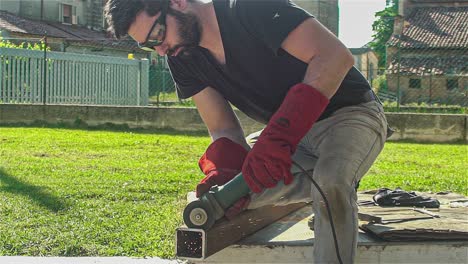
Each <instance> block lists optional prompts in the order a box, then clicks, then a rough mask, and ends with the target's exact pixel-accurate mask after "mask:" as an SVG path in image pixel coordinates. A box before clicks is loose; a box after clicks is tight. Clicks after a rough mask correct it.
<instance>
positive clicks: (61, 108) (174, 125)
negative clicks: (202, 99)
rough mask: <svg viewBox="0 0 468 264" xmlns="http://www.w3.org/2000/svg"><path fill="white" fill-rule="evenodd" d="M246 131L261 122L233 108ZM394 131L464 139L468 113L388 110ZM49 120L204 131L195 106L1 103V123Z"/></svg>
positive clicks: (409, 136) (421, 137)
mask: <svg viewBox="0 0 468 264" xmlns="http://www.w3.org/2000/svg"><path fill="white" fill-rule="evenodd" d="M236 114H237V116H238V118H239V120H240V122H241V124H242V127H243V129H244V132H245V133H246V135H248V134H250V133H253V132H256V131H258V130H260V129H262V128H263V125H262V124H260V123H257V122H255V121H253V120H252V119H250V118H248V117H247V116H246V115H244V114H243V113H241V112H239V111H236ZM387 118H388V121H389V124H390V126H391V127H393V128H394V129H395V130H396V132H395V133H394V135H393V136H392V137H391V138H390V140H400V139H405V140H415V141H425V142H452V141H465V142H466V141H467V140H468V133H467V129H468V128H467V123H468V122H467V120H468V115H462V114H460V115H448V114H411V113H387ZM15 124H18V125H24V124H26V125H31V124H40V125H42V124H50V125H64V126H67V127H87V126H89V127H96V126H105V125H109V124H111V125H113V126H116V125H117V126H125V127H129V128H143V129H161V128H171V129H174V130H178V131H205V132H206V128H205V125H204V124H203V121H202V120H201V118H200V116H199V115H198V112H197V110H196V109H195V108H162V107H127V106H89V105H88V106H83V105H28V104H0V126H2V125H15Z"/></svg>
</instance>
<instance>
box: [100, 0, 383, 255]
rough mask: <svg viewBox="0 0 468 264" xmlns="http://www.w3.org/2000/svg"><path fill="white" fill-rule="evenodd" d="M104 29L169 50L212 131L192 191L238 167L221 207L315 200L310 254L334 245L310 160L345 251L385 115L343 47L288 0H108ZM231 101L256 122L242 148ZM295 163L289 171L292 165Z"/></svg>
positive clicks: (183, 93)
mask: <svg viewBox="0 0 468 264" xmlns="http://www.w3.org/2000/svg"><path fill="white" fill-rule="evenodd" d="M106 16H107V21H108V24H109V25H110V27H109V29H110V31H111V32H113V33H114V34H115V36H116V37H121V36H124V35H127V34H128V35H130V36H131V37H132V38H133V39H134V40H135V41H137V42H138V43H139V45H140V47H142V48H143V49H147V50H148V49H149V50H155V51H156V52H158V53H159V55H161V56H164V55H167V56H168V62H169V66H170V69H171V72H172V75H173V78H174V81H175V82H176V84H177V92H178V95H179V96H180V97H181V98H189V97H192V98H193V101H194V102H195V104H196V106H197V109H198V111H199V113H200V116H201V117H202V119H203V121H204V122H205V124H206V126H207V128H208V131H209V133H210V135H211V138H212V140H213V142H212V143H211V144H210V146H209V147H208V149H207V151H206V152H205V154H203V156H202V157H201V159H200V161H199V165H200V168H201V169H202V171H203V172H204V173H205V174H206V177H205V178H204V179H203V180H202V181H201V182H200V184H199V185H198V186H197V195H198V196H200V195H201V194H203V193H204V192H206V191H207V190H208V189H209V187H210V186H212V185H214V184H218V185H222V184H224V183H226V182H227V181H229V180H230V179H231V178H232V177H234V176H235V175H236V174H237V173H238V172H240V171H242V173H243V177H244V179H245V180H246V182H247V183H248V185H249V187H250V189H251V191H252V193H251V195H250V196H249V197H244V198H243V199H241V200H240V201H239V202H238V203H236V204H235V205H234V206H233V207H232V208H230V209H229V210H228V212H227V213H226V216H227V217H228V218H229V217H232V216H234V215H235V214H237V213H239V212H240V211H241V210H243V209H245V208H248V209H253V208H257V207H260V206H263V205H266V204H277V205H279V204H288V203H294V202H303V201H308V202H310V201H313V209H314V213H315V223H314V225H315V226H314V230H315V246H314V260H315V261H316V262H317V263H326V262H332V263H334V262H337V261H338V256H337V252H336V249H335V243H334V242H335V241H334V239H333V232H332V229H331V225H330V218H329V215H328V214H327V208H326V206H325V205H324V203H323V198H322V196H321V195H320V193H319V192H318V191H317V189H316V188H315V187H313V186H314V185H313V184H312V182H311V179H310V178H309V177H308V176H307V175H306V174H304V173H302V172H297V171H293V173H291V167H292V162H293V160H294V161H295V162H297V163H299V164H301V166H303V167H306V168H307V169H313V178H314V180H315V181H316V182H317V183H318V185H319V186H320V188H321V189H322V190H323V192H324V193H325V195H326V198H327V200H328V201H329V203H330V209H331V215H332V219H333V222H334V224H335V229H336V235H337V238H338V239H337V241H338V244H339V255H340V256H341V259H342V260H343V261H344V262H345V263H351V262H353V258H354V254H355V250H356V245H357V234H358V225H357V206H356V199H357V197H356V186H357V183H358V182H359V180H360V179H361V178H362V176H363V175H364V174H365V173H366V172H367V171H368V169H369V168H370V167H371V165H372V163H373V162H374V161H375V159H376V157H377V156H378V154H379V153H380V151H381V150H382V148H383V145H384V142H385V139H386V134H387V132H386V129H387V122H386V119H385V116H384V113H383V109H382V106H381V105H380V104H379V102H377V101H376V98H375V96H374V95H373V93H372V92H371V89H370V86H369V84H368V83H367V81H366V80H365V79H364V78H363V76H362V75H361V74H360V73H359V72H358V71H357V70H356V69H355V68H354V67H353V63H354V61H353V57H352V55H351V54H350V52H349V51H348V49H347V48H346V47H345V46H344V45H343V44H342V43H341V42H340V41H339V40H338V39H337V38H336V37H335V36H334V35H333V34H331V33H330V32H329V31H328V30H327V29H325V28H324V27H323V26H322V25H321V24H320V23H319V22H318V21H317V20H316V19H314V17H313V16H312V15H310V14H309V13H307V12H306V11H304V10H302V9H301V8H299V7H297V6H296V5H294V4H293V3H291V2H290V1H289V0H261V1H260V0H259V1H256V0H237V1H235V0H213V1H212V2H207V1H199V0H131V1H129V0H109V1H108V3H107V5H106ZM230 104H232V105H234V106H236V107H237V108H238V109H240V110H241V111H243V112H244V113H245V114H247V115H248V116H250V117H251V118H253V119H255V120H257V121H259V122H262V123H264V124H266V127H265V129H264V130H263V131H262V132H261V134H260V136H259V137H258V140H257V142H256V143H255V145H254V146H253V147H252V149H250V147H249V145H248V144H247V142H246V140H245V138H244V133H243V131H242V128H241V126H240V124H239V122H238V119H237V118H236V116H235V114H234V112H233V110H232V108H231V106H230ZM293 174H294V175H293Z"/></svg>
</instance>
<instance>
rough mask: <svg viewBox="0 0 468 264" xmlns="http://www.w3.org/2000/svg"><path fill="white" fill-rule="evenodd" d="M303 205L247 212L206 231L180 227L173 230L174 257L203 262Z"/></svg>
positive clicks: (273, 207) (297, 204)
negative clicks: (174, 232)
mask: <svg viewBox="0 0 468 264" xmlns="http://www.w3.org/2000/svg"><path fill="white" fill-rule="evenodd" d="M305 205H306V204H305V203H296V204H290V205H287V206H265V207H261V208H258V209H255V210H247V211H244V212H243V213H241V214H240V215H238V216H237V217H236V218H234V219H232V220H230V221H227V220H225V219H224V220H221V221H219V222H218V223H216V224H215V225H214V226H213V227H212V228H211V229H209V230H208V231H205V230H203V229H197V228H187V227H180V228H178V229H177V230H176V257H177V258H181V259H188V260H203V259H206V258H208V257H209V256H211V255H213V254H215V253H216V252H218V251H220V250H222V249H224V248H226V247H228V246H230V245H232V244H234V243H236V242H237V241H239V240H241V239H243V238H245V237H247V236H249V235H251V234H253V233H255V232H257V231H258V230H260V229H262V228H264V227H265V226H267V225H269V224H271V223H273V222H276V221H277V220H279V219H281V218H283V217H284V216H286V215H288V214H290V213H292V212H294V211H296V210H298V209H300V208H302V207H304V206H305Z"/></svg>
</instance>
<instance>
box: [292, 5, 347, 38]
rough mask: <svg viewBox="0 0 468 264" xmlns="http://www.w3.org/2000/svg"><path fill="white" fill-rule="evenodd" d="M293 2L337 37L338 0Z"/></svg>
mask: <svg viewBox="0 0 468 264" xmlns="http://www.w3.org/2000/svg"><path fill="white" fill-rule="evenodd" d="M293 2H294V3H295V4H297V5H298V6H300V7H302V8H304V9H305V10H307V11H308V12H309V13H311V14H312V15H314V16H315V17H316V18H317V20H318V21H320V23H322V24H323V25H324V26H325V27H327V28H328V29H329V30H330V31H331V32H333V34H335V36H338V33H339V32H338V24H339V8H338V0H293Z"/></svg>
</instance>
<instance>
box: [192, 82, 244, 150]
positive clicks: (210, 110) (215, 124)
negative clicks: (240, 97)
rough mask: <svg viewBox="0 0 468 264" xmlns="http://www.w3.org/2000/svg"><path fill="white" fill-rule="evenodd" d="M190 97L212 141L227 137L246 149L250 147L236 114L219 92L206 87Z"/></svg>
mask: <svg viewBox="0 0 468 264" xmlns="http://www.w3.org/2000/svg"><path fill="white" fill-rule="evenodd" d="M192 98H193V101H194V102H195V105H196V106H197V109H198V112H199V113H200V116H201V118H202V119H203V122H204V123H205V125H206V127H207V128H208V132H209V133H210V136H211V139H212V140H213V141H214V140H216V139H218V138H221V137H227V138H229V139H231V140H232V141H234V142H237V143H239V144H240V145H242V146H244V147H245V148H246V149H250V147H249V146H248V145H247V142H246V141H245V136H244V132H243V130H242V128H241V126H240V123H239V120H238V118H237V116H236V115H235V113H234V111H233V110H232V107H231V105H230V104H229V103H228V102H227V101H226V99H225V98H224V97H223V96H222V95H221V94H220V93H219V92H217V91H216V90H215V89H213V88H211V87H207V88H205V89H203V90H202V91H201V92H199V93H197V94H196V95H194V96H193V97H192Z"/></svg>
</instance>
